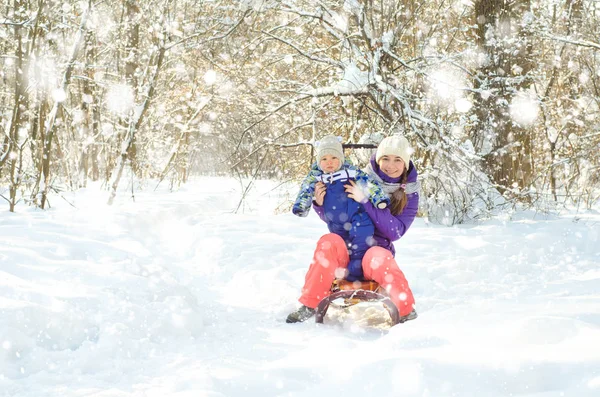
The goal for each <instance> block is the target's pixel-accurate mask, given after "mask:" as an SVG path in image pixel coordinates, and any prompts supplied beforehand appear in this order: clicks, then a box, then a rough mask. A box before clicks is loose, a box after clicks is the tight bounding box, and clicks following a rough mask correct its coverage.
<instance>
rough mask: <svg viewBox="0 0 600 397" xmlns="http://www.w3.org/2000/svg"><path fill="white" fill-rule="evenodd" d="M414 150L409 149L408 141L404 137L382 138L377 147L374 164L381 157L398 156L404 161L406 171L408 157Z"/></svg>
mask: <svg viewBox="0 0 600 397" xmlns="http://www.w3.org/2000/svg"><path fill="white" fill-rule="evenodd" d="M413 151H414V150H413V149H412V148H411V147H410V144H409V143H408V139H406V138H405V137H404V135H392V136H388V137H387V138H384V139H383V140H382V141H381V142H380V143H379V146H377V153H376V154H375V162H376V163H379V159H380V158H382V157H383V156H398V157H400V158H401V159H402V161H404V166H405V167H406V169H408V167H409V165H410V155H411V154H412V152H413Z"/></svg>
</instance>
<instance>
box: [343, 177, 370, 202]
mask: <svg viewBox="0 0 600 397" xmlns="http://www.w3.org/2000/svg"><path fill="white" fill-rule="evenodd" d="M348 182H349V183H350V184H349V185H344V188H345V191H346V193H348V197H350V198H351V199H353V200H354V201H356V202H357V203H361V204H364V203H366V202H367V201H369V197H368V196H367V195H366V194H365V192H363V190H362V189H361V188H360V186H358V185H357V184H356V182H354V181H348Z"/></svg>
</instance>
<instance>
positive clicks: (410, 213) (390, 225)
mask: <svg viewBox="0 0 600 397" xmlns="http://www.w3.org/2000/svg"><path fill="white" fill-rule="evenodd" d="M363 206H364V207H365V210H366V211H367V214H368V215H369V217H370V218H371V220H372V221H373V224H374V225H375V229H377V231H379V233H381V234H382V235H383V236H384V237H385V238H387V239H389V240H390V241H396V240H398V239H399V238H400V237H402V236H404V233H406V231H407V230H408V228H409V227H410V225H412V223H413V221H414V220H415V217H416V216H417V211H418V210H419V193H411V194H409V195H408V203H407V204H406V207H404V211H402V213H401V214H398V215H396V216H394V215H392V213H391V212H390V210H389V208H385V209H379V208H375V206H373V204H372V203H371V202H370V201H367V202H366V203H364V204H363Z"/></svg>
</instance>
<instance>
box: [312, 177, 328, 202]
mask: <svg viewBox="0 0 600 397" xmlns="http://www.w3.org/2000/svg"><path fill="white" fill-rule="evenodd" d="M325 193H327V186H325V184H324V183H323V182H317V183H316V184H315V195H314V198H313V200H314V202H315V203H316V204H317V205H318V206H319V207H322V206H323V201H324V200H325Z"/></svg>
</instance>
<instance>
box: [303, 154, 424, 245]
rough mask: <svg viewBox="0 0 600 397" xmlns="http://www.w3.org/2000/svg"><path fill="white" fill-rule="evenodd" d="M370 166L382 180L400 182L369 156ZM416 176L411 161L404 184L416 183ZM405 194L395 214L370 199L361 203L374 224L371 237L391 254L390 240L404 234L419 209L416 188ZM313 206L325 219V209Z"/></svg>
mask: <svg viewBox="0 0 600 397" xmlns="http://www.w3.org/2000/svg"><path fill="white" fill-rule="evenodd" d="M371 167H372V168H373V170H374V171H375V173H376V174H377V175H378V176H379V177H380V178H381V179H382V180H383V181H384V182H389V183H399V182H400V178H390V177H389V176H387V175H386V174H385V173H384V172H383V171H381V170H380V169H379V166H378V165H377V163H376V162H375V158H374V157H372V158H371ZM417 176H418V173H417V169H416V168H415V165H414V164H413V162H412V161H411V162H410V165H409V167H408V177H407V180H406V184H407V185H408V184H410V183H413V184H416V183H417ZM415 190H416V189H415ZM407 196H408V202H407V203H406V207H404V210H403V211H402V212H401V213H400V214H398V215H396V216H393V215H392V213H391V212H390V210H389V208H385V209H379V208H376V207H375V206H374V205H373V203H371V202H370V201H367V202H366V203H364V204H363V206H364V208H365V210H366V212H367V214H368V215H369V218H371V220H372V221H373V225H374V226H375V234H374V235H373V237H374V238H375V241H376V242H377V246H379V247H383V248H385V249H387V250H390V251H391V252H392V255H395V253H396V250H395V249H394V244H393V243H392V242H393V241H396V240H398V239H400V237H402V236H404V233H406V231H407V230H408V228H409V227H410V225H412V223H413V221H414V220H415V217H416V216H417V211H418V209H419V192H418V190H416V191H415V192H414V193H409V194H407ZM313 208H314V210H315V212H316V213H317V215H319V217H320V218H321V219H322V220H323V221H325V209H324V208H323V207H321V206H318V205H317V204H316V203H315V202H314V201H313Z"/></svg>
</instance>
